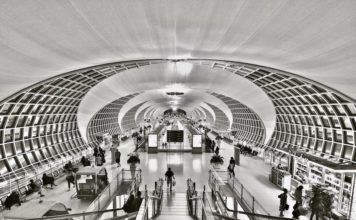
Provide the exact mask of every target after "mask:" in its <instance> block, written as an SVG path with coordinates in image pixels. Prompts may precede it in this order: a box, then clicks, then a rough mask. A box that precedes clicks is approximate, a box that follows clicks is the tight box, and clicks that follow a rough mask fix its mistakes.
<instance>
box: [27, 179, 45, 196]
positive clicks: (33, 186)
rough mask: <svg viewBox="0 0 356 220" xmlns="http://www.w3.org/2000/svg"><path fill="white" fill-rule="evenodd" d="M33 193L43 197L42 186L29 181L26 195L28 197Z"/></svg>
mask: <svg viewBox="0 0 356 220" xmlns="http://www.w3.org/2000/svg"><path fill="white" fill-rule="evenodd" d="M33 192H38V194H40V196H41V197H43V196H44V195H43V194H42V186H41V185H39V184H37V183H36V182H35V181H34V180H33V179H31V180H30V184H29V189H28V190H27V191H26V194H27V195H29V194H31V193H33Z"/></svg>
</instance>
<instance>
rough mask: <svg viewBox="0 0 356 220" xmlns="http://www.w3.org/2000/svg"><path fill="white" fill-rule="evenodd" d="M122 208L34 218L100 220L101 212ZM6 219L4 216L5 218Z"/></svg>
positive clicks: (130, 215) (131, 215) (129, 215)
mask: <svg viewBox="0 0 356 220" xmlns="http://www.w3.org/2000/svg"><path fill="white" fill-rule="evenodd" d="M121 210H122V208H120V209H108V210H103V211H96V212H83V213H75V214H69V215H56V216H46V217H43V218H36V220H40V219H51V220H63V219H70V220H87V219H96V220H101V219H103V218H100V217H98V216H101V215H103V214H107V213H115V212H118V211H121ZM136 215H137V212H132V213H125V214H123V215H121V216H115V215H114V214H113V216H115V217H111V218H105V220H119V219H125V220H129V219H135V218H136ZM5 220H6V218H5ZM28 220H35V219H28ZM103 220H104V219H103Z"/></svg>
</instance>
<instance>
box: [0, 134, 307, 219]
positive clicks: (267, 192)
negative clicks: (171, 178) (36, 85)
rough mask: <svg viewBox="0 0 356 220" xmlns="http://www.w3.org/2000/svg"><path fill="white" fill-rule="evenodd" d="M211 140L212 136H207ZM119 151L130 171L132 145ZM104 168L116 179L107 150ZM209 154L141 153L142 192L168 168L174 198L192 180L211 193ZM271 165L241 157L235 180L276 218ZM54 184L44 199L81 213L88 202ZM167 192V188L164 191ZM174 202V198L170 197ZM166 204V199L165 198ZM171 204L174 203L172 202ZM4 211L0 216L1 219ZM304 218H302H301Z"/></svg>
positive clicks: (226, 151)
mask: <svg viewBox="0 0 356 220" xmlns="http://www.w3.org/2000/svg"><path fill="white" fill-rule="evenodd" d="M209 136H210V137H211V138H214V136H213V135H212V134H209ZM119 150H120V151H121V153H122V157H121V161H122V163H121V164H122V167H124V168H129V166H128V165H127V162H126V160H127V154H128V153H129V152H131V151H133V150H134V143H133V141H132V140H131V139H129V140H127V141H126V142H123V143H121V145H120V147H119ZM233 151H234V148H233V146H232V145H230V144H227V143H225V142H222V144H221V149H220V153H221V155H222V156H223V157H224V158H225V164H224V166H223V167H222V168H221V169H222V170H225V168H226V166H227V163H228V160H229V158H230V157H231V155H233ZM106 155H107V156H106V160H107V162H106V165H105V167H106V169H107V170H108V173H109V179H111V178H112V177H113V176H115V175H116V174H117V172H118V168H117V167H116V165H115V164H113V165H112V164H111V158H110V157H111V156H110V152H109V150H107V154H106ZM211 155H212V154H211V153H203V154H192V153H190V152H185V153H180V152H160V153H157V154H148V153H140V158H141V163H140V164H139V166H138V167H139V168H140V169H142V181H143V182H142V185H141V187H140V188H141V190H142V191H143V190H144V187H145V185H147V188H148V189H150V190H152V189H153V187H154V182H155V181H157V180H158V179H159V178H163V179H164V174H165V172H166V170H167V168H168V167H170V168H172V170H173V171H174V173H175V178H176V183H177V184H176V186H175V187H174V190H173V195H181V194H182V193H185V192H186V189H187V187H186V181H187V179H188V178H191V179H192V180H193V181H194V182H196V186H197V190H198V191H202V190H203V188H204V186H205V187H206V190H207V191H210V189H209V186H208V176H209V170H211V169H213V168H212V167H211V165H210V162H209V161H210V157H211ZM270 169H271V167H270V165H269V164H266V163H265V162H264V161H263V160H261V159H258V158H251V157H244V156H242V158H241V165H240V166H237V167H236V168H235V172H236V177H237V178H238V179H239V181H240V182H241V183H242V184H244V186H245V187H246V188H247V189H248V191H250V192H251V193H252V194H253V195H254V196H255V198H256V200H258V201H259V202H260V203H261V204H262V205H263V206H264V208H265V209H266V210H267V211H268V212H270V213H271V214H272V215H278V214H279V212H278V206H279V199H278V197H277V196H278V195H279V194H280V193H281V192H282V191H281V190H280V189H279V188H278V187H277V186H275V185H273V184H272V183H270V182H269V180H268V175H269V172H270ZM56 183H57V185H58V186H56V187H55V188H54V189H53V190H49V189H48V190H45V195H46V196H45V197H44V198H43V199H46V200H55V201H59V202H62V203H64V204H65V205H66V206H68V207H71V208H72V212H71V213H78V212H82V211H84V210H85V209H86V208H87V207H88V205H89V203H90V201H85V200H79V199H76V198H72V195H73V194H74V190H75V189H74V188H73V189H71V190H70V191H68V187H67V183H66V181H65V179H64V177H62V178H60V179H58V180H57V181H56ZM165 190H166V189H165ZM30 199H35V200H38V199H39V198H38V195H33V196H31V197H30ZM172 199H174V197H172ZM166 200H167V202H168V197H167V198H166ZM172 201H173V200H172ZM288 203H289V204H291V205H293V204H294V201H293V200H292V199H291V198H288ZM13 209H16V210H18V211H21V207H17V206H16V205H15V206H13ZM6 212H8V211H4V212H2V213H1V215H2V216H3V215H4V213H6ZM285 216H286V217H291V216H292V214H291V210H289V211H288V212H286V213H285ZM301 219H303V218H301Z"/></svg>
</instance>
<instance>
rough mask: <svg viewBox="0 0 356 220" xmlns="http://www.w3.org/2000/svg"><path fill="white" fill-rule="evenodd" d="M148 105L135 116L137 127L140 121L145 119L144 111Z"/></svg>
mask: <svg viewBox="0 0 356 220" xmlns="http://www.w3.org/2000/svg"><path fill="white" fill-rule="evenodd" d="M149 107H150V106H147V107H146V108H144V109H142V110H141V111H140V112H139V113H138V115H137V118H136V125H137V126H138V127H139V126H140V125H141V123H142V122H143V121H144V120H145V113H146V111H147V110H148V109H149Z"/></svg>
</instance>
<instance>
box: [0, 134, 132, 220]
mask: <svg viewBox="0 0 356 220" xmlns="http://www.w3.org/2000/svg"><path fill="white" fill-rule="evenodd" d="M134 149H135V147H134V143H133V141H132V139H128V140H126V141H125V142H121V144H120V146H119V150H120V152H121V161H122V163H124V164H125V165H126V161H127V154H129V153H130V152H132V151H133V150H134ZM105 160H106V163H105V164H104V166H103V167H105V168H106V170H107V171H108V179H109V182H110V180H111V179H112V178H113V177H116V175H117V173H118V171H119V169H118V168H117V166H116V164H112V163H111V153H110V150H109V149H106V153H105ZM93 163H94V162H93V161H92V164H93ZM127 168H128V167H127ZM55 183H56V185H57V186H55V187H54V188H53V189H46V188H44V190H43V194H44V195H45V196H44V197H42V199H43V200H48V201H57V202H61V203H63V204H64V205H66V207H68V208H71V209H72V211H71V212H70V213H79V212H83V211H85V210H86V209H87V208H88V206H89V205H90V203H91V202H92V200H80V199H77V198H73V195H74V194H75V191H76V189H75V188H73V186H71V187H72V188H71V189H70V190H69V191H68V185H67V181H66V179H65V176H62V177H61V178H59V179H57V180H56V182H55ZM27 199H28V200H36V201H39V200H40V198H39V195H38V194H37V193H34V194H32V195H30V196H29V197H28V198H27ZM13 210H15V211H21V206H17V205H14V206H13V207H12V208H11V211H13ZM8 212H9V210H4V211H2V212H1V213H0V218H2V217H3V216H5V215H6V213H8Z"/></svg>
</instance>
